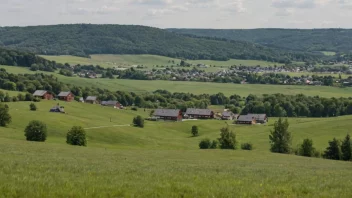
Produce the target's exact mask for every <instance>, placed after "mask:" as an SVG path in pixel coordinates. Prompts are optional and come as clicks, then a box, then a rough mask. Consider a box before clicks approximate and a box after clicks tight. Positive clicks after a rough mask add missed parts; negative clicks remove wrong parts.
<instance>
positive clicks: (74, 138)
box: [66, 126, 87, 146]
mask: <svg viewBox="0 0 352 198" xmlns="http://www.w3.org/2000/svg"><path fill="white" fill-rule="evenodd" d="M66 143H67V144H70V145H75V146H87V139H86V132H85V131H84V129H83V128H82V127H81V126H74V127H72V129H71V130H69V131H68V132H67V135H66Z"/></svg>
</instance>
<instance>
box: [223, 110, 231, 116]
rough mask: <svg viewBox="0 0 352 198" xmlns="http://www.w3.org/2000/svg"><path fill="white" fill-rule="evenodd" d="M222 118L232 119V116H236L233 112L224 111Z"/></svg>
mask: <svg viewBox="0 0 352 198" xmlns="http://www.w3.org/2000/svg"><path fill="white" fill-rule="evenodd" d="M222 116H224V117H230V116H234V114H233V113H232V112H231V111H224V112H222Z"/></svg>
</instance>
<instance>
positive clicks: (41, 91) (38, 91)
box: [33, 90, 47, 96]
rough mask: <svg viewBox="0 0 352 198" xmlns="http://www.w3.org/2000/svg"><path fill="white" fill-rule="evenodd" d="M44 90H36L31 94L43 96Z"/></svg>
mask: <svg viewBox="0 0 352 198" xmlns="http://www.w3.org/2000/svg"><path fill="white" fill-rule="evenodd" d="M46 92H47V91H45V90H37V91H35V92H34V93H33V96H44V94H45V93H46Z"/></svg>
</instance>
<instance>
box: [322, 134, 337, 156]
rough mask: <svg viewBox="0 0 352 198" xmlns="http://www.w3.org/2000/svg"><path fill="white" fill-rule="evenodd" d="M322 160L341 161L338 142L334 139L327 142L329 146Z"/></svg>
mask: <svg viewBox="0 0 352 198" xmlns="http://www.w3.org/2000/svg"><path fill="white" fill-rule="evenodd" d="M323 157H324V158H326V159H332V160H340V159H341V149H340V141H339V140H337V139H336V138H334V139H333V140H332V141H329V146H328V147H327V148H326V150H325V151H324V155H323Z"/></svg>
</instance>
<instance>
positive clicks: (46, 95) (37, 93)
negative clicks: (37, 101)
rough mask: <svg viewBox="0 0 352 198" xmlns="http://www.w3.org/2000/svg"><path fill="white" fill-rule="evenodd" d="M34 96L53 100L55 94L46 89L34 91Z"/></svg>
mask: <svg viewBox="0 0 352 198" xmlns="http://www.w3.org/2000/svg"><path fill="white" fill-rule="evenodd" d="M33 96H34V97H37V98H41V99H43V100H51V99H53V95H52V94H50V93H49V92H48V91H46V90H36V91H35V92H34V93H33Z"/></svg>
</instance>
